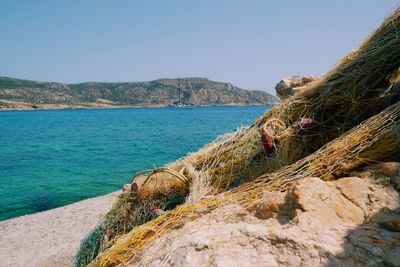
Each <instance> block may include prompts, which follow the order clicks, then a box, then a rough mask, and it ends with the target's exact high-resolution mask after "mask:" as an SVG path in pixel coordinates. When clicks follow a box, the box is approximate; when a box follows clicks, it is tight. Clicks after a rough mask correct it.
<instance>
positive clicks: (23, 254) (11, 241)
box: [0, 192, 120, 267]
mask: <svg viewBox="0 0 400 267" xmlns="http://www.w3.org/2000/svg"><path fill="white" fill-rule="evenodd" d="M119 193H120V192H114V193H111V194H108V195H105V196H100V197H96V198H91V199H86V200H83V201H80V202H77V203H74V204H71V205H67V206H64V207H60V208H56V209H53V210H48V211H44V212H40V213H36V214H33V215H27V216H22V217H18V218H14V219H10V220H6V221H2V222H0V236H1V238H0V259H1V260H0V266H1V267H8V266H13V267H19V266H21V267H22V266H24V267H26V266H35V267H36V266H40V267H42V266H73V260H74V256H75V254H76V251H77V249H78V247H79V244H80V242H81V240H82V239H83V238H84V237H85V236H86V235H87V234H88V233H89V232H90V231H91V230H92V229H93V227H94V226H95V225H96V223H97V222H98V221H99V220H100V219H101V218H102V216H104V214H105V213H106V212H107V211H108V210H109V209H110V208H111V206H112V204H113V202H114V200H115V197H116V196H117V195H118V194H119Z"/></svg>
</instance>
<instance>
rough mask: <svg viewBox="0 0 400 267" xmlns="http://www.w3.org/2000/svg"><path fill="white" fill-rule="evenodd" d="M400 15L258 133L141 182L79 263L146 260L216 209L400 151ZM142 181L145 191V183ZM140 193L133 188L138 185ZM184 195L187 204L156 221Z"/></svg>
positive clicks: (237, 136) (246, 132)
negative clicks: (155, 244)
mask: <svg viewBox="0 0 400 267" xmlns="http://www.w3.org/2000/svg"><path fill="white" fill-rule="evenodd" d="M399 30H400V9H397V10H395V11H394V12H393V13H392V14H391V15H390V16H389V17H388V18H387V19H386V20H385V21H384V23H383V24H382V25H381V26H380V27H379V28H378V29H377V30H376V31H375V32H374V33H373V34H372V35H371V36H370V37H369V38H367V39H366V40H365V41H364V43H363V44H362V45H361V46H360V47H359V48H358V49H357V50H356V51H354V52H351V53H350V54H349V55H347V56H346V57H345V58H344V59H343V60H342V61H341V62H340V63H339V64H338V65H337V66H336V67H335V68H333V70H332V71H330V72H329V73H327V74H326V75H325V76H324V77H322V78H321V79H319V80H318V81H316V82H314V83H311V84H309V85H306V86H304V87H303V88H301V89H299V90H298V92H297V93H296V94H295V95H294V96H292V97H291V98H289V99H288V100H286V101H285V102H283V103H281V104H280V105H278V106H276V107H274V108H273V109H271V110H269V111H268V112H267V113H266V114H265V115H264V116H262V117H261V118H260V119H259V120H257V121H256V122H255V124H254V125H252V126H251V127H249V128H240V129H239V130H238V131H237V132H235V133H233V134H230V135H227V136H224V137H221V138H219V139H217V140H216V141H215V142H213V143H211V144H208V145H206V146H205V147H204V148H203V149H201V150H200V151H198V152H196V153H192V154H189V155H188V156H187V157H185V158H183V159H180V160H178V161H176V162H174V163H172V164H170V165H168V166H166V167H164V168H159V169H156V170H153V171H150V172H147V173H146V174H147V175H143V176H140V177H138V178H135V179H134V181H133V185H135V186H136V187H137V190H136V191H135V192H136V193H135V192H130V193H125V194H122V195H121V196H120V198H119V200H118V202H117V203H116V204H115V205H114V207H113V209H112V210H111V211H110V212H109V213H108V214H107V216H106V217H105V218H104V220H103V221H102V222H101V223H100V224H99V225H98V226H97V227H96V228H95V230H94V231H93V232H92V233H91V234H90V235H89V236H88V237H87V238H86V239H85V240H84V242H83V243H82V246H81V249H80V251H79V253H78V255H77V258H76V265H77V266H86V265H90V266H115V265H118V264H122V263H127V262H135V263H137V262H140V252H141V250H142V249H143V248H145V247H146V246H147V245H149V244H150V243H151V242H152V241H153V240H155V239H156V238H157V237H159V236H160V235H162V234H163V233H165V232H166V231H168V230H170V229H171V228H174V227H177V226H180V225H182V224H184V223H185V222H187V221H192V220H195V219H197V218H199V217H200V216H202V215H203V214H206V213H209V212H210V211H212V210H214V209H215V208H217V207H219V206H221V205H225V204H229V203H237V204H240V205H243V206H248V205H251V204H252V203H253V202H254V201H256V200H257V199H259V198H261V197H262V196H263V192H265V191H285V190H288V189H289V188H290V187H291V185H292V184H293V183H294V182H295V181H298V180H299V179H302V178H304V177H310V176H313V177H320V178H321V179H325V180H329V179H336V178H338V177H341V176H343V175H344V174H345V173H346V172H349V171H351V170H353V169H354V168H356V167H358V166H361V165H362V164H366V163H370V162H375V161H380V160H384V159H385V158H387V157H391V156H395V155H396V154H397V153H398V152H399V150H400V102H399V98H400V90H399V86H398V82H397V80H398V71H399V67H400V32H399ZM139 185H140V190H138V186H139ZM132 188H133V186H132ZM177 197H185V199H186V201H185V204H183V205H179V206H177V207H176V208H174V209H173V210H171V211H169V212H167V213H165V214H162V215H160V216H159V217H157V218H154V216H153V215H152V213H151V211H152V209H154V208H155V207H159V206H161V205H163V204H165V203H166V202H168V201H170V200H173V199H175V198H177Z"/></svg>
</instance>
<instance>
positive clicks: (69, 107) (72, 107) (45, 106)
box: [0, 103, 278, 111]
mask: <svg viewBox="0 0 400 267" xmlns="http://www.w3.org/2000/svg"><path fill="white" fill-rule="evenodd" d="M276 104H278V103H270V104H240V103H232V104H224V105H193V106H187V107H183V108H191V107H259V106H274V105H276ZM32 106H33V104H29V105H28V103H27V105H23V106H18V107H10V108H4V107H1V106H0V111H31V110H77V109H125V108H126V109H128V108H181V107H175V106H170V105H137V106H130V105H121V106H115V105H90V104H89V105H81V104H71V105H65V104H40V105H37V108H33V107H32Z"/></svg>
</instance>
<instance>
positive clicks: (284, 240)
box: [140, 163, 400, 267]
mask: <svg viewBox="0 0 400 267" xmlns="http://www.w3.org/2000/svg"><path fill="white" fill-rule="evenodd" d="M384 164H386V165H384ZM384 164H379V165H375V166H372V167H369V168H365V169H362V170H360V171H359V172H354V173H352V174H351V175H352V176H351V177H344V178H341V179H338V180H336V181H329V182H324V181H322V180H320V179H318V178H307V179H304V180H301V181H299V182H298V183H297V184H296V185H295V186H294V187H293V188H292V189H291V190H290V191H289V192H287V193H276V192H275V193H270V192H265V195H264V197H263V198H262V199H261V200H259V201H257V202H255V203H253V204H252V205H250V206H249V207H247V209H246V208H244V207H242V206H239V205H228V206H223V207H220V208H218V209H217V210H214V211H213V212H212V213H210V214H208V215H205V216H203V217H201V218H200V219H198V220H195V221H193V222H190V223H187V224H186V225H185V226H183V227H182V228H179V229H176V230H174V231H171V232H170V233H167V234H166V235H164V236H163V237H161V238H159V239H157V241H156V242H154V243H153V244H152V245H151V246H150V247H148V248H147V249H145V251H144V253H143V257H142V261H141V262H140V265H145V266H162V265H163V264H164V265H167V266H170V265H171V266H230V267H232V266H385V265H389V266H400V232H399V226H400V221H399V217H400V216H399V213H400V199H399V192H398V191H397V190H396V189H395V188H396V187H397V186H398V184H397V181H398V179H399V177H398V176H399V170H400V164H399V163H384Z"/></svg>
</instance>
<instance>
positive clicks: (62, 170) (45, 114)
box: [0, 106, 270, 220]
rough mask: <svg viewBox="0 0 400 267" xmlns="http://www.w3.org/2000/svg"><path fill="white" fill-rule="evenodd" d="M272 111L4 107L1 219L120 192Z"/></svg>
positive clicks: (0, 129)
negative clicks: (134, 179)
mask: <svg viewBox="0 0 400 267" xmlns="http://www.w3.org/2000/svg"><path fill="white" fill-rule="evenodd" d="M269 108H270V106H247V107H187V108H186V107H184V108H174V107H171V108H124V109H78V110H34V111H0V220H6V219H10V218H14V217H18V216H22V215H26V214H33V213H37V212H40V211H45V210H49V209H53V208H57V207H60V206H64V205H67V204H70V203H74V202H77V201H80V200H83V199H87V198H91V197H96V196H100V195H104V194H107V193H110V192H113V191H116V190H118V189H121V187H122V186H123V185H124V184H125V183H128V182H130V180H131V176H132V175H133V174H134V173H136V172H138V171H140V170H143V169H149V168H154V167H160V166H163V165H165V164H167V163H169V162H173V161H175V160H176V159H179V158H181V157H183V156H185V155H186V154H187V153H188V152H193V151H196V150H198V149H199V148H201V147H202V146H203V145H205V144H206V143H208V142H211V141H212V140H214V139H215V138H216V137H217V136H218V135H221V134H224V133H226V132H232V131H234V130H235V129H237V128H238V127H240V126H245V125H250V124H252V123H253V122H254V121H255V119H256V118H257V117H259V116H261V115H262V114H264V113H265V112H266V111H267V110H268V109H269Z"/></svg>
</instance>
